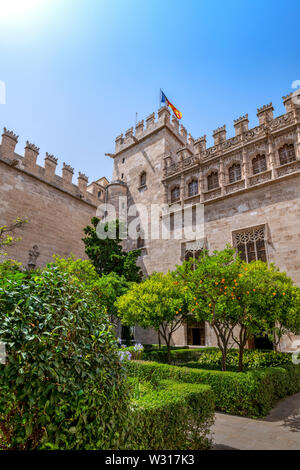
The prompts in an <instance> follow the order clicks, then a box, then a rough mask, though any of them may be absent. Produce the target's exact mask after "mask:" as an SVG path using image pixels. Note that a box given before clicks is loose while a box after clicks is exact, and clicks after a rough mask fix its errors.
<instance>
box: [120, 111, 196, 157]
mask: <svg viewBox="0 0 300 470" xmlns="http://www.w3.org/2000/svg"><path fill="white" fill-rule="evenodd" d="M164 127H168V128H169V129H170V131H171V132H172V133H173V134H174V135H175V136H176V137H177V139H178V144H179V145H180V144H182V145H188V146H190V147H193V144H194V138H193V137H192V136H191V134H188V132H187V130H186V128H185V127H184V126H183V125H180V123H179V121H178V119H177V118H176V117H175V116H174V115H172V118H171V113H170V110H169V109H168V108H167V107H166V106H163V107H161V108H159V110H158V112H157V115H156V114H155V113H152V114H150V115H149V116H148V117H147V118H146V119H145V120H142V121H139V122H138V123H137V124H136V126H135V128H133V127H130V128H129V129H128V130H127V131H125V134H123V133H122V134H120V135H118V137H116V139H115V154H114V155H113V156H115V155H116V154H119V153H120V152H123V151H124V150H127V149H128V148H130V147H132V146H133V145H136V144H138V143H139V142H140V141H142V140H143V139H145V138H146V137H149V136H150V135H152V134H153V133H155V132H157V131H159V130H161V129H162V128H164Z"/></svg>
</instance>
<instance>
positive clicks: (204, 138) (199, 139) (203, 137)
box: [195, 134, 206, 144]
mask: <svg viewBox="0 0 300 470" xmlns="http://www.w3.org/2000/svg"><path fill="white" fill-rule="evenodd" d="M203 141H206V134H204V135H202V136H201V137H198V139H197V140H196V141H195V144H196V143H197V142H203Z"/></svg>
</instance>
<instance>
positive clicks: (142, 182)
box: [140, 171, 147, 186]
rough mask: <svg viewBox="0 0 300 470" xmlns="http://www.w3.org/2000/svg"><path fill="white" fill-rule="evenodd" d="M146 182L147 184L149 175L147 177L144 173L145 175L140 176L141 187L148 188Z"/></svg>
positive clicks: (144, 173)
mask: <svg viewBox="0 0 300 470" xmlns="http://www.w3.org/2000/svg"><path fill="white" fill-rule="evenodd" d="M146 182H147V175H146V172H145V171H143V173H142V174H141V176H140V186H146Z"/></svg>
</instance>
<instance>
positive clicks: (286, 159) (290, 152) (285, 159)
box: [279, 144, 296, 165]
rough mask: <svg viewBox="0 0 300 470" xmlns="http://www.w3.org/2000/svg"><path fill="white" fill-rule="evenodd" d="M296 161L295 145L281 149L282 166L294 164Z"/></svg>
mask: <svg viewBox="0 0 300 470" xmlns="http://www.w3.org/2000/svg"><path fill="white" fill-rule="evenodd" d="M295 160H296V154H295V147H294V145H293V144H285V145H284V146H283V147H281V148H280V149H279V161H280V165H285V164H286V163H290V162H294V161H295Z"/></svg>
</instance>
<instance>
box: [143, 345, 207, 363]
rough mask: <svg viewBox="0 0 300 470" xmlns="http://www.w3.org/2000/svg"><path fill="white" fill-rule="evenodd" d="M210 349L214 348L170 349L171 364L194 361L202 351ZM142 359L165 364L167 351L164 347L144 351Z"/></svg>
mask: <svg viewBox="0 0 300 470" xmlns="http://www.w3.org/2000/svg"><path fill="white" fill-rule="evenodd" d="M210 349H212V350H215V349H216V348H198V349H187V348H185V349H184V348H180V349H172V350H171V352H170V357H171V364H181V363H184V362H189V361H196V360H197V359H198V358H199V357H200V356H201V355H202V354H203V352H204V351H209V350H210ZM143 359H145V360H148V361H154V362H162V363H164V364H167V362H168V353H167V350H165V349H162V350H153V351H145V352H144V354H143Z"/></svg>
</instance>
